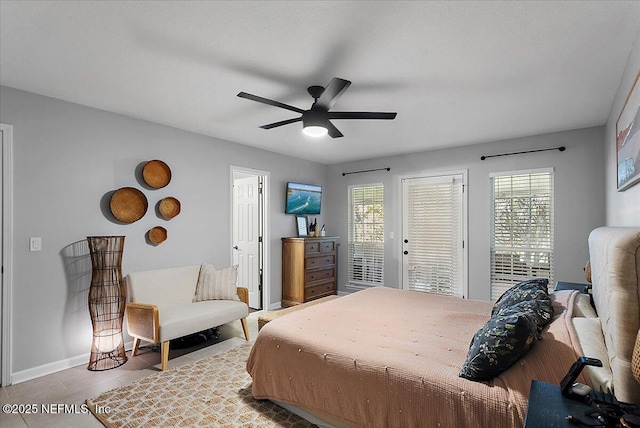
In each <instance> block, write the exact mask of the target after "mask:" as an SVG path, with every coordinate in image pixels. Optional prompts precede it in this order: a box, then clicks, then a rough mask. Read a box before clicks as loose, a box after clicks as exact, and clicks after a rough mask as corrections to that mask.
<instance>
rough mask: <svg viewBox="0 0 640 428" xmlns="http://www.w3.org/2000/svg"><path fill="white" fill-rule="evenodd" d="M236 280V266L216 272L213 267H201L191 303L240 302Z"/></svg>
mask: <svg viewBox="0 0 640 428" xmlns="http://www.w3.org/2000/svg"><path fill="white" fill-rule="evenodd" d="M237 279H238V265H235V266H229V267H226V268H224V269H221V270H216V268H215V266H213V265H202V266H201V267H200V275H199V276H198V285H197V286H196V295H195V296H193V302H201V301H204V300H236V301H240V298H239V297H238V290H237V287H236V281H237Z"/></svg>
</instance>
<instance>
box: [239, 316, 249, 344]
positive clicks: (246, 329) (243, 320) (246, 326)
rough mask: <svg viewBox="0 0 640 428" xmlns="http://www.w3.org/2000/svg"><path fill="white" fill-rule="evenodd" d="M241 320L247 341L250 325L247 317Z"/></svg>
mask: <svg viewBox="0 0 640 428" xmlns="http://www.w3.org/2000/svg"><path fill="white" fill-rule="evenodd" d="M240 322H241V323H242V331H243V332H244V338H245V339H247V342H248V341H249V326H248V325H247V319H246V318H242V319H241V320H240Z"/></svg>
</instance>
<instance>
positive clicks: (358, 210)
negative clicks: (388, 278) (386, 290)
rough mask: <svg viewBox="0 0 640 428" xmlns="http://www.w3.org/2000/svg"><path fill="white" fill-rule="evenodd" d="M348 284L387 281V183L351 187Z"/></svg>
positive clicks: (378, 283) (358, 284) (379, 283)
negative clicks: (385, 240) (385, 195)
mask: <svg viewBox="0 0 640 428" xmlns="http://www.w3.org/2000/svg"><path fill="white" fill-rule="evenodd" d="M348 257H349V284H351V285H355V286H376V285H383V284H384V187H383V186H382V185H369V186H351V187H349V256H348Z"/></svg>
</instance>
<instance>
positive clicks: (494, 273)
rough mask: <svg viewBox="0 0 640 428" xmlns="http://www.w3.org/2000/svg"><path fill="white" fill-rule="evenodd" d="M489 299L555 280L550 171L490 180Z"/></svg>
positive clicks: (497, 175) (551, 172) (551, 180)
mask: <svg viewBox="0 0 640 428" xmlns="http://www.w3.org/2000/svg"><path fill="white" fill-rule="evenodd" d="M491 191H492V195H491V199H492V203H491V299H493V300H496V299H498V298H499V297H500V296H501V295H502V293H504V291H506V290H507V289H508V288H509V287H511V286H512V285H514V284H517V283H518V282H520V281H524V280H525V279H530V278H548V279H549V282H550V283H551V282H552V279H553V171H552V170H541V171H531V172H525V173H511V174H504V175H501V174H500V175H499V174H495V175H492V177H491Z"/></svg>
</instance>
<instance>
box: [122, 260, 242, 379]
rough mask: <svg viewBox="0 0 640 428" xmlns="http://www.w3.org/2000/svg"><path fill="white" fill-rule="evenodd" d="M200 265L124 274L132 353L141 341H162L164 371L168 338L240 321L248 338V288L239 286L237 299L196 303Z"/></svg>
mask: <svg viewBox="0 0 640 428" xmlns="http://www.w3.org/2000/svg"><path fill="white" fill-rule="evenodd" d="M199 273H200V266H199V265H196V266H185V267H175V268H168V269H156V270H149V271H142V272H132V273H129V274H128V275H127V276H126V277H125V281H126V284H127V291H128V296H129V303H127V307H126V314H127V330H128V332H129V334H130V335H131V336H133V338H134V339H135V340H134V343H133V349H132V351H131V356H135V355H136V354H137V352H138V347H139V346H140V341H141V340H145V341H147V342H151V343H154V344H155V343H161V344H162V345H161V361H162V370H163V371H164V370H166V369H167V365H168V360H169V341H170V340H173V339H177V338H179V337H183V336H186V335H189V334H192V333H197V332H199V331H202V330H206V329H208V328H212V327H217V326H220V325H223V324H227V323H230V322H232V321H236V320H240V321H241V323H242V329H243V331H244V337H245V339H246V340H249V330H248V327H247V320H246V317H247V316H248V315H249V306H248V297H249V294H248V290H247V289H246V288H243V287H238V297H239V298H240V301H235V300H207V301H201V302H195V303H194V302H193V297H194V295H195V292H196V286H197V284H198V276H199Z"/></svg>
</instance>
